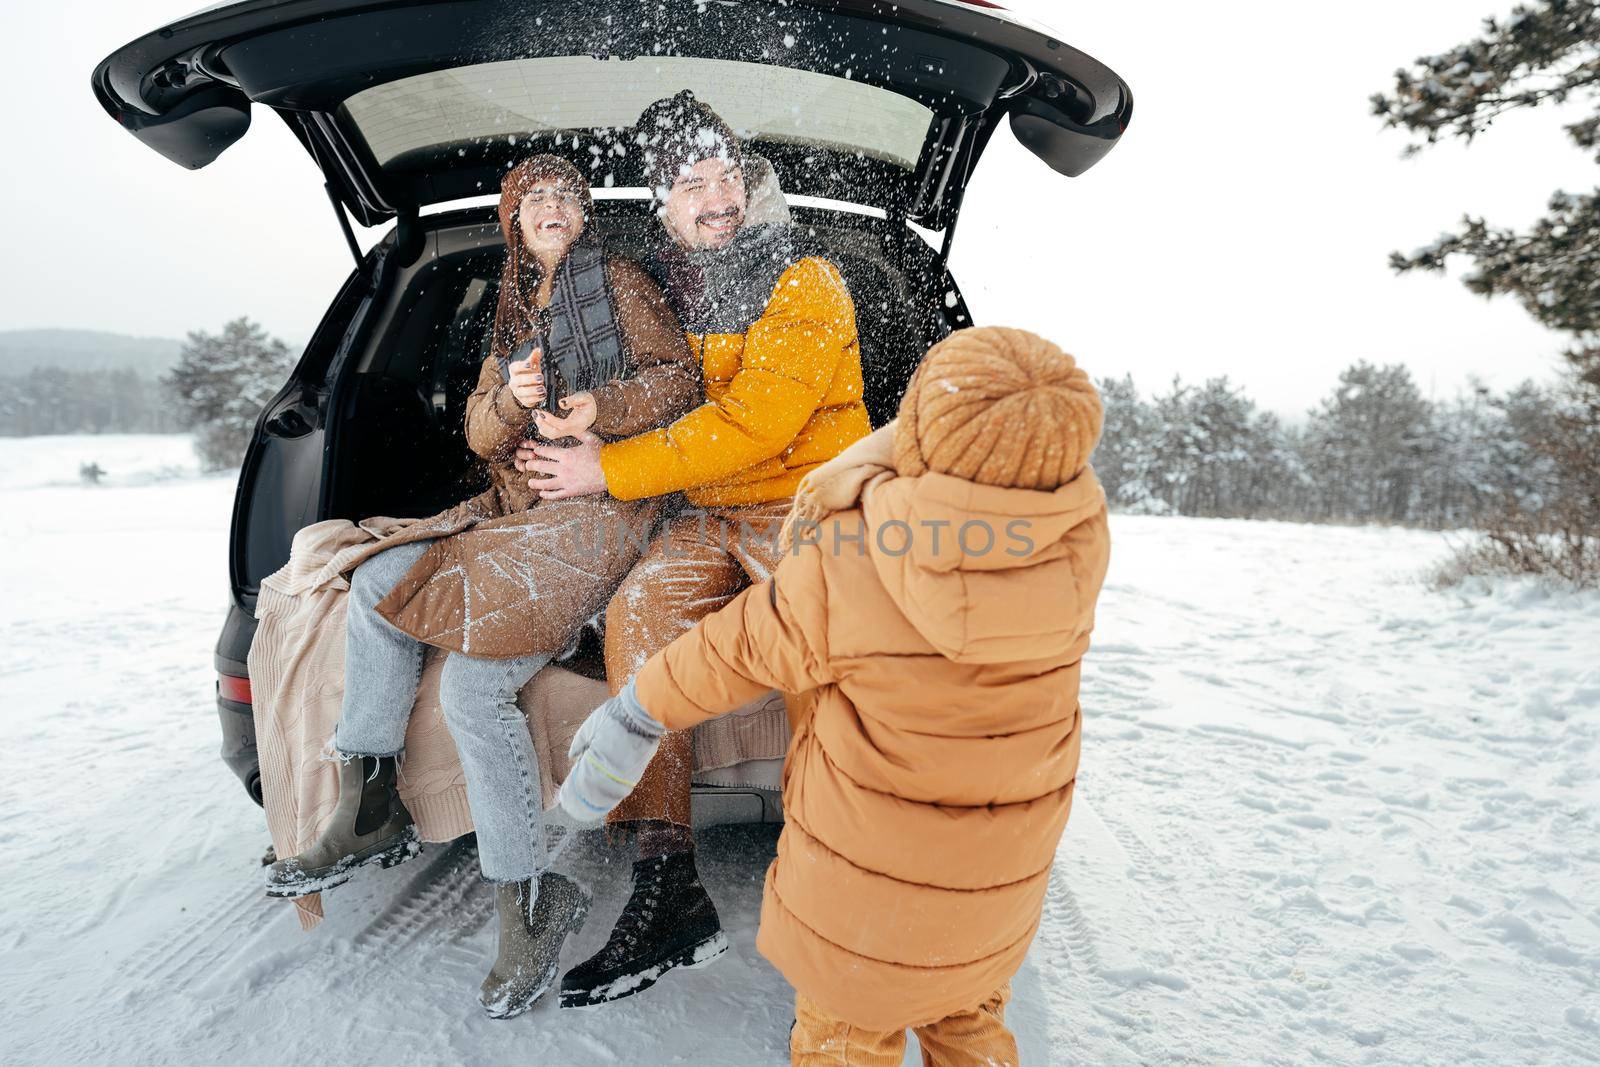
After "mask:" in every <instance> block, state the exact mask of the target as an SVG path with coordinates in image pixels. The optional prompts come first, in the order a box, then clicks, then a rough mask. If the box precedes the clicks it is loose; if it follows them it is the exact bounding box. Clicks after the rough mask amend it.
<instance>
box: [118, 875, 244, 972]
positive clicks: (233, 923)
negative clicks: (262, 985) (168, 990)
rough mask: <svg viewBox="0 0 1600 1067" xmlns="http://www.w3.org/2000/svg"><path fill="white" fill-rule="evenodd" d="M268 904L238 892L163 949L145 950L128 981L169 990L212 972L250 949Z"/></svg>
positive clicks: (198, 916) (199, 916)
mask: <svg viewBox="0 0 1600 1067" xmlns="http://www.w3.org/2000/svg"><path fill="white" fill-rule="evenodd" d="M271 903H273V902H272V901H269V900H267V899H266V897H264V896H262V895H261V894H260V893H259V892H255V893H250V894H246V893H243V892H240V893H239V894H238V895H237V896H236V897H235V898H234V899H233V900H232V901H231V902H230V903H229V904H227V905H226V906H224V907H223V908H222V909H221V910H219V911H214V912H210V913H208V914H204V915H195V916H194V917H193V918H192V919H191V920H190V922H189V925H188V927H187V929H185V930H184V932H183V933H182V934H180V935H179V936H178V937H177V938H176V939H175V940H174V941H172V942H171V943H170V944H168V945H167V946H166V947H165V948H163V949H161V950H159V951H146V953H145V954H144V958H143V959H142V960H140V961H139V962H137V963H135V964H134V965H133V966H132V967H130V968H129V970H128V972H127V974H128V977H129V979H130V980H131V981H133V982H137V983H140V984H143V985H149V986H156V987H168V986H171V985H173V984H179V985H182V984H187V980H189V979H191V978H196V977H201V976H204V975H207V974H210V973H214V972H215V971H217V970H218V965H219V964H221V963H222V962H223V961H224V960H227V959H229V958H231V957H234V956H237V955H239V954H240V953H242V952H246V951H248V950H249V948H250V944H251V943H252V942H253V941H254V940H256V938H257V937H259V936H260V935H261V933H262V932H263V931H264V930H265V928H266V926H267V923H266V922H265V921H264V920H265V918H266V917H265V915H264V914H263V913H264V911H265V909H266V906H267V905H268V904H271Z"/></svg>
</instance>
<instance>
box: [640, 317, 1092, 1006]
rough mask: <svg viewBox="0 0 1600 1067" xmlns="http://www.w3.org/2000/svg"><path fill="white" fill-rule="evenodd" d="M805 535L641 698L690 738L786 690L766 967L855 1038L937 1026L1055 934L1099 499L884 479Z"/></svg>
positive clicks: (667, 656)
mask: <svg viewBox="0 0 1600 1067" xmlns="http://www.w3.org/2000/svg"><path fill="white" fill-rule="evenodd" d="M958 336H959V335H958ZM930 358H931V357H930ZM1068 365H1069V366H1070V360H1069V361H1068ZM1079 373H1080V374H1081V372H1079ZM1084 384H1085V387H1086V388H1087V379H1085V380H1084ZM1091 394H1092V390H1091ZM904 410H905V409H904V408H902V412H904ZM1094 417H1095V420H1096V423H1095V428H1094V432H1095V433H1098V402H1096V403H1095V409H1094ZM893 433H894V430H893V429H892V424H891V427H890V428H885V430H880V431H879V432H878V433H877V434H874V435H873V438H869V439H868V441H866V442H862V445H861V446H858V451H871V449H872V442H873V440H874V439H880V440H882V441H883V442H884V446H883V449H881V450H886V449H887V447H888V445H887V441H888V437H889V435H891V434H893ZM1089 441H1090V444H1091V446H1092V441H1093V437H1092V435H1091V436H1090V437H1089ZM840 458H841V461H847V460H848V459H849V457H848V456H843V457H840ZM902 469H903V467H902ZM974 522H977V523H981V524H982V526H968V524H971V523H974ZM964 526H965V527H967V535H966V536H967V547H968V548H969V549H970V551H965V552H964V551H962V550H961V548H960V547H959V545H958V537H959V536H960V531H962V529H963V527H964ZM985 528H986V529H987V530H989V531H992V532H993V534H994V535H995V543H994V546H993V548H992V549H990V550H987V551H984V550H982V544H983V541H984V539H985V538H984V535H983V533H982V530H983V529H985ZM811 533H812V536H810V537H807V536H806V535H805V534H804V533H802V534H801V535H800V536H799V537H798V542H799V545H798V547H797V548H796V549H795V550H794V552H793V554H792V555H790V556H788V557H787V558H785V560H784V561H783V562H782V564H780V566H779V568H778V570H777V572H776V574H775V575H774V577H773V579H772V580H771V581H769V582H764V583H761V584H759V585H756V586H753V587H752V588H750V589H749V590H747V591H746V592H744V593H743V594H741V595H740V596H739V598H737V599H736V600H734V601H733V602H732V603H731V604H729V605H728V606H727V607H725V608H724V609H723V610H721V611H719V612H718V613H717V614H715V615H712V616H710V617H709V618H707V619H705V620H704V621H703V622H702V623H701V624H700V625H699V626H698V627H697V628H696V629H694V630H692V631H690V632H689V633H687V634H685V635H684V636H683V637H681V638H679V639H678V640H677V641H675V642H674V643H673V644H672V645H670V646H668V648H667V649H666V650H665V651H664V652H663V653H662V654H660V655H658V656H656V657H654V658H653V659H651V660H650V661H649V663H648V664H647V665H646V666H645V668H644V669H643V671H642V672H641V673H640V674H639V677H638V694H639V697H640V699H641V701H642V702H643V704H644V706H645V707H646V708H648V709H649V710H650V711H651V712H652V714H654V715H656V716H658V717H659V718H661V719H662V721H663V722H664V723H665V724H666V725H667V726H668V727H669V728H670V729H675V730H681V729H687V728H689V727H692V726H693V725H695V724H696V723H698V722H700V721H702V720H704V719H706V718H708V717H710V716H714V715H716V714H719V713H721V712H722V711H724V710H726V709H728V708H729V707H732V706H735V705H737V704H739V703H741V702H742V701H744V700H748V699H750V697H751V696H753V695H754V694H756V693H758V692H760V691H762V690H764V689H766V688H769V687H776V688H779V689H782V690H784V691H786V692H790V693H796V694H805V697H804V699H803V700H801V701H799V702H797V703H798V705H799V707H800V708H801V710H800V711H799V712H798V717H799V721H797V722H794V723H793V724H792V725H793V727H794V737H793V740H792V741H791V744H790V748H789V753H788V762H787V764H786V766H785V769H784V795H783V803H784V814H785V818H786V820H787V821H786V823H785V826H784V830H783V834H782V836H781V838H780V839H779V842H778V857H777V859H776V861H774V863H773V864H772V867H771V869H770V870H769V871H768V873H767V880H766V891H765V900H764V903H763V907H762V918H761V931H760V934H759V936H758V938H757V947H758V948H759V949H760V950H761V952H762V954H763V955H765V956H766V957H767V958H768V959H770V960H771V961H772V962H773V963H774V964H775V965H776V966H777V967H778V969H779V970H780V971H782V972H783V974H784V976H785V977H786V978H788V980H789V981H790V983H791V984H793V985H794V987H795V988H796V989H797V990H799V991H800V992H802V993H803V994H805V995H806V996H807V997H809V998H811V999H812V1000H813V1001H815V1002H816V1003H817V1004H819V1005H820V1006H821V1007H822V1008H823V1009H824V1010H825V1011H827V1012H828V1013H829V1014H831V1015H834V1016H836V1017H837V1018H839V1019H842V1020H845V1021H847V1022H850V1023H853V1024H855V1025H857V1026H861V1027H865V1028H869V1029H874V1030H888V1029H896V1028H900V1027H905V1026H915V1025H920V1024H924V1023H928V1022H931V1021H934V1020H937V1019H940V1018H943V1017H945V1016H947V1015H949V1014H951V1013H953V1012H955V1011H958V1010H962V1009H965V1008H970V1007H971V1006H972V1005H974V1004H976V1003H979V1002H980V1001H981V1000H982V999H983V998H984V997H986V996H988V995H989V994H990V993H991V992H993V990H995V989H996V988H998V987H999V986H1001V985H1003V984H1004V983H1005V982H1006V981H1007V980H1009V979H1010V977H1011V976H1012V975H1013V974H1014V973H1015V972H1016V970H1017V969H1018V967H1019V966H1020V965H1021V963H1022V959H1023V956H1024V955H1025V954H1026V952H1027V949H1028V945H1029V944H1030V943H1031V942H1032V940H1033V937H1034V934H1035V932H1036V930H1037V928H1038V923H1039V917H1040V914H1041V910H1042V907H1043V902H1044V896H1045V889H1046V885H1047V884H1048V881H1049V877H1050V867H1051V862H1052V859H1053V857H1054V855H1055V850H1056V845H1057V842H1058V841H1059V839H1060V836H1061V833H1062V830H1063V829H1064V827H1065V825H1066V822H1067V814H1068V811H1069V809H1070V807H1071V803H1072V794H1073V783H1074V779H1075V776H1076V773H1077V767H1078V746H1079V705H1078V680H1079V669H1080V661H1081V659H1082V657H1083V654H1084V651H1085V650H1086V649H1087V648H1088V644H1089V632H1090V629H1091V628H1092V626H1093V621H1094V604H1095V599H1096V597H1097V596H1098V594H1099V590H1100V586H1101V583H1102V581H1103V579H1104V576H1105V571H1106V565H1107V560H1108V554H1109V535H1108V530H1107V524H1106V506H1105V496H1104V493H1103V492H1102V491H1101V488H1100V485H1099V482H1098V481H1097V480H1096V479H1095V476H1094V473H1093V471H1092V470H1090V469H1088V468H1087V467H1084V468H1083V469H1082V471H1081V473H1079V474H1078V475H1077V476H1076V477H1075V478H1073V480H1071V481H1069V482H1067V483H1066V484H1064V485H1061V486H1060V487H1059V488H1056V489H1054V490H1052V491H1040V490H1034V489H1014V488H1006V487H998V486H993V485H983V484H978V483H975V482H971V481H967V480H965V479H961V478H955V477H951V476H949V475H947V474H942V473H937V472H934V471H928V472H926V473H923V474H921V475H918V476H915V477H904V476H900V477H895V476H893V474H892V473H889V474H886V475H883V476H880V477H877V478H874V479H872V480H871V483H870V485H869V487H868V488H867V491H866V496H865V500H864V502H863V503H862V505H861V506H859V507H855V508H852V509H851V510H848V511H844V512H841V513H838V514H836V515H834V516H832V517H830V518H828V519H827V520H826V521H825V522H823V523H822V524H821V526H820V527H819V528H818V529H816V530H813V531H811ZM791 714H792V715H793V714H797V713H796V712H795V711H791Z"/></svg>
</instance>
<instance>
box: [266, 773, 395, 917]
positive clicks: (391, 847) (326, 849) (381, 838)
mask: <svg viewBox="0 0 1600 1067" xmlns="http://www.w3.org/2000/svg"><path fill="white" fill-rule="evenodd" d="M396 762H397V761H396V759H395V757H393V756H360V757H352V758H350V759H342V760H340V761H339V806H338V807H336V808H335V809H334V810H333V818H332V819H331V820H330V821H329V822H328V826H327V828H326V829H324V830H323V831H322V836H321V837H319V838H317V840H316V843H315V844H313V845H312V846H311V847H310V848H308V849H306V850H305V851H304V852H302V853H300V855H298V856H290V857H288V858H287V859H281V860H279V861H277V862H276V863H274V864H272V865H271V866H270V867H268V868H267V896H269V897H303V896H305V895H306V894H308V893H320V892H322V891H323V890H325V889H332V888H333V887H334V886H336V885H343V884H344V883H346V882H348V881H349V880H350V876H351V874H353V873H354V872H355V869H356V868H357V867H363V866H365V865H366V864H369V863H381V864H382V865H383V866H385V867H393V866H394V865H395V864H397V863H404V862H405V861H406V860H408V859H410V858H411V857H412V856H415V855H416V854H417V853H419V852H421V851H422V839H421V838H420V837H419V836H418V834H417V828H416V826H414V825H413V824H412V821H411V813H410V812H409V811H407V810H406V806H405V804H404V803H402V802H401V800H400V791H399V790H398V789H396V788H395V784H394V780H395V769H396Z"/></svg>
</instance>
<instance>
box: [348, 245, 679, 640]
mask: <svg viewBox="0 0 1600 1067" xmlns="http://www.w3.org/2000/svg"><path fill="white" fill-rule="evenodd" d="M606 276H607V281H608V282H609V284H610V287H611V293H612V301H613V310H614V313H615V315H616V319H617V325H618V328H619V329H620V331H621V333H622V338H623V351H624V355H625V357H626V360H627V363H628V367H629V376H628V377H627V378H625V379H623V380H621V381H613V382H609V383H607V384H605V385H603V386H601V387H599V388H597V389H595V390H594V396H595V407H596V412H597V416H596V419H595V423H594V426H593V430H594V432H595V433H597V434H599V435H600V436H601V437H603V438H610V439H615V438H622V437H630V436H632V435H634V434H638V433H642V432H644V431H647V430H650V429H654V428H655V427H657V426H661V425H664V424H666V423H669V422H671V421H672V420H673V419H675V418H677V417H678V416H679V415H681V414H683V413H684V412H685V411H687V410H689V409H690V408H692V407H694V406H695V405H696V404H697V403H699V402H700V400H701V399H702V392H701V385H700V376H699V372H698V368H697V366H696V363H695V360H694V357H693V356H692V354H691V353H690V351H689V347H688V345H687V343H686V342H685V338H684V334H683V331H682V329H681V328H680V327H679V325H678V321H677V317H676V316H675V315H673V313H672V310H671V308H669V307H668V306H667V302H666V299H665V298H664V297H663V296H662V293H661V289H660V287H659V286H657V285H656V283H655V281H654V280H653V279H652V278H651V277H650V275H649V274H648V273H646V272H645V270H644V269H643V268H642V267H640V266H639V265H638V264H636V263H634V262H632V261H631V260H628V259H625V258H623V257H620V256H612V257H609V258H608V259H607V262H606ZM466 431H467V443H468V445H470V446H471V448H472V450H473V451H474V452H476V453H477V454H478V455H479V456H481V457H483V458H484V459H485V460H486V461H488V463H489V465H490V466H491V468H492V469H493V474H494V484H493V485H492V486H491V487H490V488H488V489H486V490H485V491H484V492H482V493H480V494H479V495H478V496H475V497H473V498H472V499H470V500H467V501H465V502H463V503H461V504H458V505H456V506H455V507H453V508H450V509H448V510H446V511H444V512H441V513H440V514H438V515H434V516H432V517H431V518H427V519H423V520H421V521H419V522H417V523H414V524H413V525H411V526H408V527H406V528H404V529H402V530H401V531H399V532H398V533H396V534H394V535H393V536H391V537H388V538H385V539H384V540H383V541H380V542H377V543H376V544H375V545H374V546H373V548H372V551H370V552H367V553H365V554H362V555H360V556H358V557H356V558H354V559H353V560H352V563H351V566H352V567H353V566H354V565H355V564H358V563H360V562H362V561H363V560H364V559H366V558H368V557H369V556H371V555H374V554H376V553H377V552H379V551H382V550H383V549H386V548H392V547H394V546H396V545H400V544H405V543H408V542H411V541H418V540H425V539H428V538H437V540H435V541H434V543H433V544H432V545H431V546H430V547H429V549H428V551H427V552H426V553H425V554H424V555H423V556H422V558H421V559H419V560H418V561H417V562H416V564H415V565H413V566H412V568H411V570H410V571H408V572H407V573H406V575H405V577H404V578H402V579H401V580H400V582H399V584H397V585H396V586H395V588H394V589H393V590H392V591H391V592H390V593H389V595H388V596H387V597H385V598H384V599H383V600H382V601H380V602H379V604H378V612H379V614H381V615H382V616H383V617H384V618H386V619H388V620H389V621H390V622H392V623H393V624H394V625H395V626H396V627H398V628H399V629H400V630H402V631H404V632H405V633H408V634H410V635H411V636H413V637H415V638H417V639H418V640H419V641H424V642H426V643H428V644H430V645H435V646H437V647H439V648H443V649H446V650H448V651H452V652H461V653H465V654H468V655H472V656H481V657H484V658H488V659H507V658H511V657H514V656H524V655H528V654H530V653H533V652H550V653H560V652H561V651H563V650H564V649H566V648H567V647H568V646H569V645H570V644H571V643H572V642H573V641H574V640H575V639H576V637H577V634H578V632H579V630H581V629H582V627H583V624H584V623H585V622H586V621H587V620H588V619H590V618H592V617H594V616H595V615H596V614H597V613H599V612H600V611H601V610H602V609H604V607H605V606H606V601H607V599H608V598H609V597H610V596H611V593H612V592H613V591H614V590H615V589H616V588H617V586H618V585H619V584H620V583H621V582H622V579H623V578H624V577H625V576H626V575H627V573H628V570H629V569H630V568H631V567H632V566H633V563H634V561H635V560H637V559H638V557H639V554H640V552H642V551H643V549H644V546H645V545H647V544H648V543H649V539H650V534H651V532H652V530H653V527H654V525H655V522H656V519H657V517H658V515H659V513H660V510H661V506H662V500H661V499H660V498H656V499H649V500H641V501H621V500H616V499H614V498H612V497H610V496H605V495H598V496H586V497H574V498H569V499H566V500H540V499H539V497H538V493H537V492H536V491H534V490H533V489H531V488H529V486H528V479H529V475H527V474H525V473H523V472H520V471H518V470H517V469H516V467H515V465H514V464H513V462H512V457H513V454H514V452H515V450H516V446H517V442H518V441H521V440H523V439H524V438H527V437H529V436H531V435H532V432H533V430H532V412H531V411H530V410H529V409H527V408H524V407H523V406H522V405H521V404H520V403H518V402H517V399H516V397H514V396H513V395H512V394H511V389H510V387H508V386H507V385H506V384H505V383H504V381H503V380H502V378H501V374H500V369H499V366H498V364H497V363H496V361H495V358H494V357H493V356H492V355H491V356H490V357H489V358H487V359H485V360H484V362H483V367H482V370H481V371H480V373H479V377H478V387H477V389H476V390H475V391H474V392H473V394H472V396H471V397H470V398H469V399H468V400H467V418H466Z"/></svg>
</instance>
